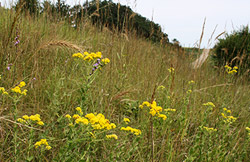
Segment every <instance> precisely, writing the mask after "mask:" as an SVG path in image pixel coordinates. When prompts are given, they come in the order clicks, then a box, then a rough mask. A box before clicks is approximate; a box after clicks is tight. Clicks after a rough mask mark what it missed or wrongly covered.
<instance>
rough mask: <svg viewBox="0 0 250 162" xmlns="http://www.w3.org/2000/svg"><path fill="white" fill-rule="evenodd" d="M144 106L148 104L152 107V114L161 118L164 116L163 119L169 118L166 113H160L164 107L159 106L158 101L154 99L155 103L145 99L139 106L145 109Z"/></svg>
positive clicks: (150, 111)
mask: <svg viewBox="0 0 250 162" xmlns="http://www.w3.org/2000/svg"><path fill="white" fill-rule="evenodd" d="M144 106H147V107H149V108H150V110H149V113H150V114H151V115H152V116H157V117H159V118H162V119H163V120H166V119H167V116H166V115H164V114H160V112H162V107H161V106H157V103H156V102H155V101H153V103H152V104H151V103H149V102H148V101H144V102H143V103H142V104H141V105H140V106H139V108H141V109H143V107H144Z"/></svg>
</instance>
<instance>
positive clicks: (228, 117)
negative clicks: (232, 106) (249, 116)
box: [221, 108, 237, 124]
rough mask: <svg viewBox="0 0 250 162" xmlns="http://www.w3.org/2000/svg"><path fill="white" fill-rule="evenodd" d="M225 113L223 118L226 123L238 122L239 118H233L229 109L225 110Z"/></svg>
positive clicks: (222, 114)
mask: <svg viewBox="0 0 250 162" xmlns="http://www.w3.org/2000/svg"><path fill="white" fill-rule="evenodd" d="M223 111H224V113H221V116H222V117H223V118H224V120H223V121H224V122H225V123H230V124H231V123H233V122H235V121H236V120H237V118H235V117H233V116H232V115H230V114H231V110H228V109H227V108H223Z"/></svg>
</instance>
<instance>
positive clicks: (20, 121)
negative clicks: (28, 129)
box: [17, 118, 26, 124]
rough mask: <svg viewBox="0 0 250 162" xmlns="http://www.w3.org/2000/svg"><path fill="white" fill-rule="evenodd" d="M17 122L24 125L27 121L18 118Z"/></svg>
mask: <svg viewBox="0 0 250 162" xmlns="http://www.w3.org/2000/svg"><path fill="white" fill-rule="evenodd" d="M17 121H18V122H19V123H22V124H24V123H26V121H25V120H23V119H22V118H18V119H17Z"/></svg>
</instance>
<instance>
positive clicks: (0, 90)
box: [0, 87, 9, 95]
mask: <svg viewBox="0 0 250 162" xmlns="http://www.w3.org/2000/svg"><path fill="white" fill-rule="evenodd" d="M1 92H2V94H4V95H8V94H9V93H8V92H6V91H5V88H4V87H0V93H1Z"/></svg>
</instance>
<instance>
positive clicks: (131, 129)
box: [121, 126, 141, 136]
mask: <svg viewBox="0 0 250 162" xmlns="http://www.w3.org/2000/svg"><path fill="white" fill-rule="evenodd" d="M121 130H124V131H129V132H131V133H133V134H134V135H136V136H138V135H140V134H141V130H139V129H135V128H132V127H129V126H128V127H121Z"/></svg>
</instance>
